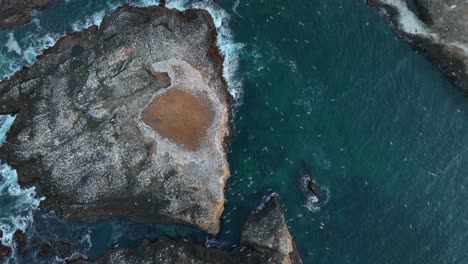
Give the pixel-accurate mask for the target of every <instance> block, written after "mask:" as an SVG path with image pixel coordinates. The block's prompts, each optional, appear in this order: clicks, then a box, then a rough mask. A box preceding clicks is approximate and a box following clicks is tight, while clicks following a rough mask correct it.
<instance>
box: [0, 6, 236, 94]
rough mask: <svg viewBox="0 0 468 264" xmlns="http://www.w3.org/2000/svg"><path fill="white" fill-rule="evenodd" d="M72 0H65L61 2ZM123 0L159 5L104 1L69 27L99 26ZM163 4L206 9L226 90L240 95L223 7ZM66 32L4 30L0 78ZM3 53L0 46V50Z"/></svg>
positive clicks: (31, 60) (31, 59) (30, 61)
mask: <svg viewBox="0 0 468 264" xmlns="http://www.w3.org/2000/svg"><path fill="white" fill-rule="evenodd" d="M72 1H76V0H69V1H66V2H65V3H64V4H68V3H69V2H72ZM125 4H128V5H132V6H137V7H148V6H152V5H159V1H158V0H137V1H132V0H127V1H122V2H120V3H118V4H116V3H111V2H107V4H106V6H105V8H104V9H102V10H97V11H95V12H94V13H92V14H90V15H88V16H86V17H85V18H83V19H80V20H79V21H74V22H72V23H71V29H72V31H74V32H78V31H82V30H84V29H86V28H89V27H91V26H98V27H99V26H100V25H101V23H102V20H103V18H104V17H105V15H106V14H107V13H109V12H112V11H113V10H116V9H117V8H119V7H120V6H123V5H125ZM166 7H168V8H174V9H177V10H180V11H183V10H185V9H187V8H198V9H205V10H207V11H208V12H209V13H210V14H211V16H212V17H213V20H214V24H215V26H216V29H217V32H218V37H217V46H218V48H219V49H220V51H221V53H222V55H223V56H224V64H223V68H224V72H223V77H224V78H225V80H226V82H227V84H228V88H229V92H230V93H231V94H232V96H233V97H234V98H235V99H236V101H237V102H238V101H239V99H240V97H241V91H242V90H241V80H240V79H239V78H238V75H237V71H238V61H239V52H240V50H241V48H242V45H241V44H240V43H236V42H235V41H234V37H233V35H232V32H231V30H230V28H229V20H230V16H229V14H228V13H227V12H226V11H225V10H223V9H222V8H221V7H220V6H218V5H217V4H215V3H213V1H209V0H204V1H188V0H172V1H171V0H168V1H167V3H166ZM33 21H35V22H34V24H35V25H36V30H37V31H42V30H44V29H43V28H42V27H41V25H40V21H39V19H37V18H34V19H33ZM66 33H67V32H58V33H47V34H40V33H31V34H30V35H28V37H27V38H25V39H16V38H15V35H14V33H13V32H8V34H7V38H8V41H7V43H6V49H7V51H6V52H7V53H9V54H0V66H2V67H1V68H3V69H0V76H1V78H2V79H5V78H10V77H11V76H12V75H14V73H16V72H17V71H18V70H20V69H21V67H23V66H29V65H32V64H33V63H34V62H35V61H36V60H37V57H38V56H39V55H41V54H42V53H43V51H44V50H45V49H48V48H49V47H51V46H53V45H54V44H55V43H56V42H57V40H58V39H59V38H60V37H62V36H64V35H65V34H66ZM0 52H1V53H3V50H1V51H0Z"/></svg>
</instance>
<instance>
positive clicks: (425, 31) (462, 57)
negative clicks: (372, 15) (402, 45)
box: [368, 0, 468, 92]
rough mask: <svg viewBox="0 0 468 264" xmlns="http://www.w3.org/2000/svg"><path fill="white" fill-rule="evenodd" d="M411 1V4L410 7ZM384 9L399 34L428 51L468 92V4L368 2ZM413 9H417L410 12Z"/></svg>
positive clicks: (417, 0) (448, 0) (418, 0)
mask: <svg viewBox="0 0 468 264" xmlns="http://www.w3.org/2000/svg"><path fill="white" fill-rule="evenodd" d="M410 1H411V3H410ZM368 2H369V4H371V5H373V6H380V7H384V8H385V9H386V10H387V11H388V14H389V17H390V19H391V21H392V24H393V25H394V26H395V29H396V30H397V32H398V34H399V35H401V36H403V37H405V38H407V39H408V40H410V41H411V42H413V43H414V44H415V45H417V46H419V47H421V48H423V49H424V50H426V51H427V53H428V55H429V56H430V57H431V58H433V59H435V60H436V61H437V62H438V63H439V64H440V65H441V66H442V68H443V69H444V70H445V71H446V72H447V73H448V74H449V75H450V76H451V77H453V78H454V79H455V80H456V82H457V84H458V85H459V86H460V87H461V88H462V89H463V90H464V91H465V92H468V2H467V1H465V0H446V1H434V0H368ZM410 7H413V8H410Z"/></svg>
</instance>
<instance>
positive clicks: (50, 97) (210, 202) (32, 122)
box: [0, 7, 230, 234]
mask: <svg viewBox="0 0 468 264" xmlns="http://www.w3.org/2000/svg"><path fill="white" fill-rule="evenodd" d="M215 41H216V29H215V26H214V24H213V20H212V17H211V16H210V14H209V13H208V12H207V11H205V10H187V11H184V12H179V11H177V10H170V9H166V8H163V7H151V8H147V9H140V8H130V7H124V8H120V9H119V10H117V11H115V12H113V13H112V14H109V15H108V16H106V18H105V19H104V21H103V23H102V25H101V26H100V28H99V29H98V28H97V27H92V28H90V29H87V30H85V31H83V32H80V33H76V34H72V35H68V36H66V37H63V38H62V39H60V40H59V41H58V43H57V44H56V45H55V46H54V47H52V48H51V49H49V50H47V51H46V53H45V54H44V55H43V56H41V57H40V58H39V60H38V61H37V62H36V63H35V64H34V65H33V66H31V68H27V69H23V70H22V71H20V72H19V73H18V74H16V75H15V76H14V77H13V78H12V79H10V80H8V81H4V82H1V83H0V114H11V113H15V114H16V120H15V123H14V124H13V126H12V128H11V130H10V132H9V133H8V136H7V140H6V142H5V144H4V146H3V148H2V149H1V150H0V152H1V155H2V156H3V158H2V160H6V161H7V162H8V163H9V164H11V165H12V166H13V167H14V168H15V169H16V170H17V171H18V177H19V180H20V182H21V184H23V185H30V184H33V185H36V186H37V187H38V191H39V195H41V196H44V197H45V198H46V199H45V200H44V201H43V202H42V203H41V208H42V209H43V210H45V211H51V210H53V211H56V212H57V213H59V214H60V215H62V216H64V217H79V218H82V219H87V220H95V219H97V218H103V217H108V216H123V217H129V218H131V219H134V220H137V221H143V222H148V223H184V224H189V225H192V226H195V227H198V228H201V229H203V230H205V231H207V232H209V233H212V234H215V233H217V232H218V229H219V221H220V216H221V213H222V211H223V208H224V207H223V206H224V185H225V182H226V180H227V178H228V176H229V168H228V163H227V160H226V153H225V139H226V138H227V136H228V135H229V132H230V95H229V94H228V92H227V87H226V83H225V81H224V80H223V77H222V61H223V59H222V57H221V56H220V54H219V51H218V49H217V47H216V43H215Z"/></svg>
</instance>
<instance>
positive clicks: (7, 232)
mask: <svg viewBox="0 0 468 264" xmlns="http://www.w3.org/2000/svg"><path fill="white" fill-rule="evenodd" d="M14 119H15V117H14V116H0V145H1V144H3V142H4V140H5V135H6V133H7V131H8V129H9V128H10V127H11V125H12V124H13V121H14ZM43 199H44V198H41V199H37V198H36V191H35V188H34V187H31V188H24V189H23V188H21V187H20V186H19V184H18V175H17V174H16V171H15V170H14V169H12V168H11V167H9V166H8V165H5V164H1V165H0V230H1V231H2V232H3V237H2V239H1V241H2V243H3V244H4V245H7V246H13V247H14V245H13V234H14V233H15V231H16V230H22V231H26V228H27V227H28V226H29V225H30V224H31V223H32V213H33V210H35V209H36V208H37V207H38V206H39V203H40V202H41V201H42V200H43Z"/></svg>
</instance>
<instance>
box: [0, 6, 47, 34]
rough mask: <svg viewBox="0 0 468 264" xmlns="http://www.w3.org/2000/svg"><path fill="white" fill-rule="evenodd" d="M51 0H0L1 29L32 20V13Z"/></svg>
mask: <svg viewBox="0 0 468 264" xmlns="http://www.w3.org/2000/svg"><path fill="white" fill-rule="evenodd" d="M49 2H51V1H50V0H0V30H3V29H8V28H11V27H15V26H20V25H23V24H26V23H28V22H29V21H30V20H31V13H32V12H33V11H34V10H36V9H39V8H42V7H45V6H46V5H47V4H49Z"/></svg>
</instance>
